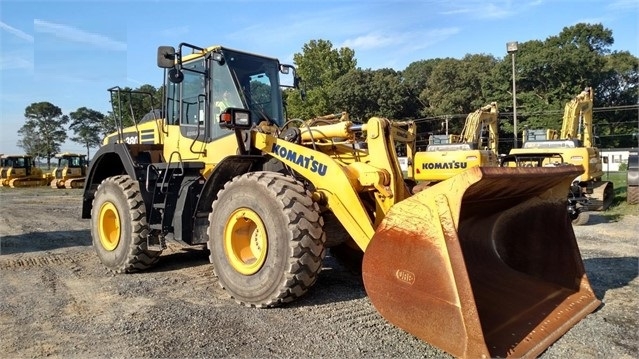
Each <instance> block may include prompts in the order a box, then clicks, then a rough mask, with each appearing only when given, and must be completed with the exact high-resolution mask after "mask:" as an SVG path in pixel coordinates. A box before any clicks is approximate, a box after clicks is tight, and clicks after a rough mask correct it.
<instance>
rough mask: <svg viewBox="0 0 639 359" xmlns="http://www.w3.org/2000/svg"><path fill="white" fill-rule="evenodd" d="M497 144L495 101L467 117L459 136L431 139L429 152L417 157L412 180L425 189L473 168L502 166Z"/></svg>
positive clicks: (415, 157)
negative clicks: (419, 183)
mask: <svg viewBox="0 0 639 359" xmlns="http://www.w3.org/2000/svg"><path fill="white" fill-rule="evenodd" d="M441 136H444V135H441ZM498 142H499V123H498V109H497V103H496V102H492V103H490V104H489V105H486V106H484V107H482V108H480V109H477V110H476V111H474V112H471V113H470V114H468V116H467V117H466V122H465V123H464V127H463V129H462V132H461V134H460V135H458V136H457V135H449V136H444V137H443V138H442V137H438V136H437V135H434V136H431V139H429V145H428V146H427V147H426V151H419V152H416V153H415V155H414V176H413V178H414V179H415V180H416V181H418V182H422V183H423V184H422V185H420V187H422V186H424V185H428V184H435V183H437V182H440V181H443V180H447V179H449V178H451V177H453V176H455V175H457V174H459V173H461V172H464V171H466V170H467V169H469V168H472V167H476V166H493V167H496V166H499V161H498V154H497V145H498ZM420 187H418V188H420Z"/></svg>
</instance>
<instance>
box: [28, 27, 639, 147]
mask: <svg viewBox="0 0 639 359" xmlns="http://www.w3.org/2000/svg"><path fill="white" fill-rule="evenodd" d="M613 44H614V38H613V34H612V31H611V30H610V29H607V28H605V27H604V26H603V25H601V24H585V23H580V24H577V25H574V26H570V27H565V28H564V29H563V30H562V31H561V32H560V33H559V34H558V35H555V36H550V37H548V38H547V39H545V40H531V41H527V42H523V43H519V46H518V47H519V49H518V51H517V53H516V54H515V55H514V56H515V59H516V67H515V83H516V99H517V101H516V103H517V108H516V112H517V120H518V131H521V130H522V129H525V128H529V129H540V128H553V129H560V128H561V121H562V114H563V108H564V105H565V104H566V103H567V102H568V101H570V100H571V99H572V98H573V97H574V96H576V95H577V94H579V93H580V92H581V91H582V90H583V89H584V88H586V87H592V88H593V89H594V108H595V110H594V114H593V122H594V125H595V129H596V133H597V135H598V136H599V138H600V147H602V148H619V147H636V146H637V137H636V136H637V131H638V130H637V127H638V121H637V118H638V117H637V114H638V112H639V109H638V104H639V94H638V90H639V88H638V83H639V59H638V58H637V57H635V56H633V55H632V54H631V53H630V52H629V51H612V50H611V49H610V48H611V46H612V45H613ZM504 45H505V44H504ZM511 56H512V55H508V54H506V55H505V56H503V57H501V58H497V57H495V56H492V55H487V54H467V55H466V56H464V57H463V58H461V59H455V58H434V59H427V60H419V61H415V62H413V63H411V64H409V65H408V66H407V67H406V68H405V69H403V70H401V71H400V70H395V69H391V68H383V69H378V70H372V69H362V68H359V67H357V60H356V56H355V51H354V50H352V49H350V48H348V47H342V48H339V49H337V48H335V47H334V46H333V44H332V43H331V42H330V41H328V40H322V39H319V40H311V41H309V42H308V43H306V44H304V45H303V47H302V51H301V52H299V53H296V54H295V55H294V57H293V61H294V65H295V66H296V67H297V72H298V74H299V75H300V76H301V78H302V84H303V85H302V88H300V89H288V90H285V92H284V98H285V104H286V109H287V117H289V118H313V117H317V116H322V115H326V114H330V113H338V112H342V111H346V112H348V113H349V115H350V118H351V119H355V120H361V121H365V120H366V119H368V118H370V117H372V116H382V117H387V118H391V119H395V120H407V119H411V120H414V121H416V123H417V125H418V135H419V136H418V137H419V139H420V141H422V142H423V141H425V140H426V139H427V137H428V136H429V135H430V134H442V133H443V132H444V131H446V130H448V131H449V133H452V134H458V133H460V131H461V128H462V127H463V124H464V119H465V117H466V115H467V114H468V113H470V112H473V111H474V110H476V109H478V108H480V107H482V106H484V105H486V104H488V103H490V102H493V101H494V102H497V103H498V106H499V111H500V116H499V117H500V152H508V150H509V149H510V148H511V147H513V137H514V136H513V122H514V121H513V120H514V118H513V112H514V111H513V106H512V105H513V102H512V98H513V93H512V66H511V60H512V57H511ZM127 90H131V89H127ZM133 90H134V91H137V92H145V93H150V94H151V95H150V96H134V97H131V96H128V97H124V96H123V95H114V94H115V93H114V92H112V93H111V94H112V96H111V102H112V105H113V111H111V112H109V113H107V114H101V113H99V112H97V111H94V110H91V109H88V108H86V107H82V108H79V109H78V110H76V111H74V112H72V113H70V114H69V115H68V116H66V115H63V114H62V113H61V111H60V109H59V108H57V107H56V106H54V105H53V104H50V103H34V104H31V105H30V106H28V107H27V109H26V110H25V118H26V123H25V125H24V126H23V127H22V128H21V129H20V131H19V134H20V135H22V138H21V139H20V140H19V143H18V145H19V146H20V147H22V148H23V149H24V150H25V152H27V153H29V154H32V155H33V154H35V155H40V156H42V157H47V158H50V156H52V155H55V153H56V152H57V151H59V146H60V144H61V143H63V142H64V141H65V140H66V131H65V130H64V125H66V124H67V123H70V124H69V127H68V129H69V130H71V131H73V133H74V134H75V136H74V137H71V140H72V141H74V142H77V143H81V144H83V145H84V146H85V147H86V149H87V155H88V154H89V152H88V151H89V149H90V148H95V147H98V146H99V145H100V139H101V138H102V137H104V135H106V134H107V133H110V132H113V131H114V130H115V125H114V124H115V121H114V119H115V118H116V115H117V116H121V118H122V122H123V124H124V125H130V124H132V123H133V121H134V119H138V120H139V119H140V118H141V117H142V116H143V115H144V114H145V113H147V112H149V110H151V109H152V108H154V107H155V108H157V106H159V104H161V103H162V100H161V98H162V86H161V85H160V86H159V87H157V88H156V87H154V86H152V85H148V84H147V85H143V86H140V87H139V88H136V89H133ZM301 91H304V94H305V95H304V96H301V94H300V92H301ZM118 94H121V93H118ZM120 96H123V97H120ZM444 123H446V124H447V126H443V124H444Z"/></svg>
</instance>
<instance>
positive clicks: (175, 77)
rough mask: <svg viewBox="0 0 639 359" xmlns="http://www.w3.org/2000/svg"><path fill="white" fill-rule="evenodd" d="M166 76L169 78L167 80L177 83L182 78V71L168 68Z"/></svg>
mask: <svg viewBox="0 0 639 359" xmlns="http://www.w3.org/2000/svg"><path fill="white" fill-rule="evenodd" d="M167 77H168V78H169V81H171V82H172V83H174V84H179V83H180V82H182V80H184V73H182V71H180V70H178V69H175V68H174V69H170V70H169V73H168V76H167Z"/></svg>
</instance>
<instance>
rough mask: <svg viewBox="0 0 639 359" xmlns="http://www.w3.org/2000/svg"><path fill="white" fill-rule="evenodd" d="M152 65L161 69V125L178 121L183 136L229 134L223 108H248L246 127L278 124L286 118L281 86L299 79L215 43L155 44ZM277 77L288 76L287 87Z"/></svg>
mask: <svg viewBox="0 0 639 359" xmlns="http://www.w3.org/2000/svg"><path fill="white" fill-rule="evenodd" d="M184 49H188V50H191V51H190V52H191V53H190V54H185V52H184ZM158 66H159V67H161V68H164V69H165V79H166V80H165V84H166V86H167V95H166V98H165V102H166V103H165V108H166V120H167V124H168V125H180V131H181V133H182V135H183V136H185V137H189V138H193V139H198V140H200V141H204V142H210V141H212V140H214V139H217V138H220V137H223V136H226V135H230V134H232V133H233V131H231V130H230V129H228V128H224V127H223V126H222V127H221V126H220V125H219V121H220V115H221V114H222V112H224V111H225V110H226V109H228V108H236V109H242V110H248V111H250V119H251V124H252V125H256V124H258V123H260V122H262V121H268V122H269V123H270V124H274V125H277V126H278V127H281V126H282V125H283V124H284V122H285V119H286V115H285V109H284V106H283V100H282V90H281V87H296V86H297V83H298V81H299V80H298V79H297V76H296V75H295V73H294V68H293V66H291V65H283V64H280V63H279V61H278V60H277V59H274V58H269V57H264V56H259V55H255V54H250V53H246V52H241V51H236V50H231V49H227V48H224V47H221V46H212V47H208V48H200V47H197V46H193V45H189V44H185V43H182V44H180V45H179V47H178V50H177V51H176V50H175V49H174V48H173V47H171V46H160V47H159V48H158ZM280 75H292V76H293V85H292V86H287V85H284V84H282V83H281V82H280Z"/></svg>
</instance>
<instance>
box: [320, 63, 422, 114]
mask: <svg viewBox="0 0 639 359" xmlns="http://www.w3.org/2000/svg"><path fill="white" fill-rule="evenodd" d="M328 90H329V100H330V103H331V104H332V105H333V106H334V107H335V108H337V109H339V110H340V111H347V112H348V113H349V114H350V116H351V118H353V119H359V120H362V121H366V120H367V119H368V118H370V117H372V116H382V117H387V118H390V119H394V120H399V119H407V118H414V116H415V115H416V114H417V113H418V111H419V104H418V98H416V97H415V96H413V95H412V94H411V91H410V89H409V87H408V85H407V84H406V83H405V82H404V81H403V79H402V76H401V73H399V72H397V71H395V70H393V69H380V70H370V69H367V70H362V69H355V70H351V71H350V72H349V73H347V74H346V75H344V76H342V77H340V78H339V79H337V80H336V81H335V82H334V83H333V84H332V86H330V87H329V88H328Z"/></svg>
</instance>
